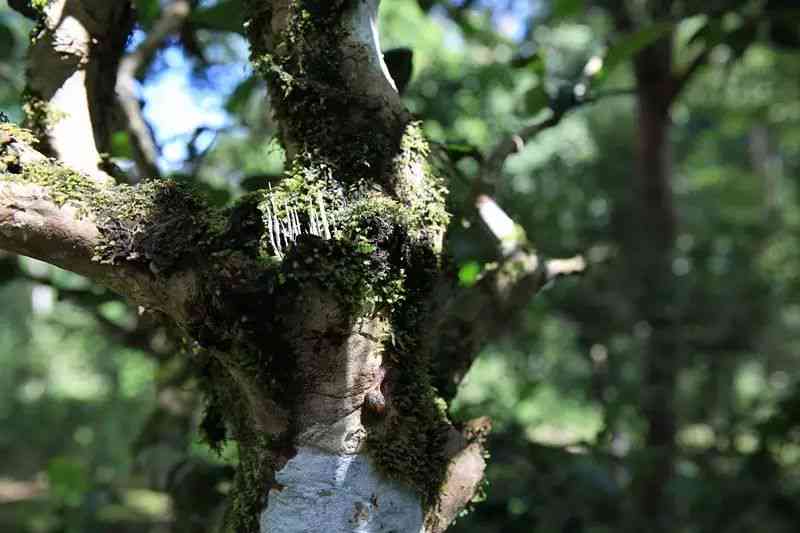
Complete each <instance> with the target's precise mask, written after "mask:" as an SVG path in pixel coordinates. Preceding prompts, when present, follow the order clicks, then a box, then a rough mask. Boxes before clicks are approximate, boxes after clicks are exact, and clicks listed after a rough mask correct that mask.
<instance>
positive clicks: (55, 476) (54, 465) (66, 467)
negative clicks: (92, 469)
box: [47, 457, 91, 507]
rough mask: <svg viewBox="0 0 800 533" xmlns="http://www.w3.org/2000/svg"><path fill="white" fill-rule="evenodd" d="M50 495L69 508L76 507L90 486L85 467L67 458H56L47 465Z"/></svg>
mask: <svg viewBox="0 0 800 533" xmlns="http://www.w3.org/2000/svg"><path fill="white" fill-rule="evenodd" d="M47 480H48V482H49V483H48V484H49V487H50V494H52V495H53V496H54V497H55V498H56V499H57V500H59V501H61V502H63V503H64V504H65V505H68V506H70V507H77V506H78V505H80V503H81V500H82V499H83V495H84V493H86V492H87V491H88V490H89V488H90V485H91V480H90V478H89V473H88V472H87V470H86V467H85V466H83V465H82V464H80V463H79V462H78V461H77V460H75V459H71V458H68V457H56V458H55V459H53V460H52V461H50V463H49V464H48V465H47Z"/></svg>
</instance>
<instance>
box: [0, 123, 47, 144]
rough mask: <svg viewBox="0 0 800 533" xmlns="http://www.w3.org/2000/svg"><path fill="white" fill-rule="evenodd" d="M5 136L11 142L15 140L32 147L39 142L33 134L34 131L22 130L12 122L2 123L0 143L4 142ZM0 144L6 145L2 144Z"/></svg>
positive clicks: (0, 124) (0, 125) (0, 126)
mask: <svg viewBox="0 0 800 533" xmlns="http://www.w3.org/2000/svg"><path fill="white" fill-rule="evenodd" d="M4 136H5V137H6V138H8V139H9V141H10V140H11V139H14V140H16V141H19V142H23V143H25V144H29V145H32V146H33V145H35V144H36V143H37V142H38V140H37V139H36V136H35V135H34V134H33V132H32V131H30V130H27V129H25V128H21V127H20V126H17V125H16V124H14V123H11V122H0V141H2V139H3V138H4ZM6 142H8V141H6ZM0 144H4V143H3V142H0Z"/></svg>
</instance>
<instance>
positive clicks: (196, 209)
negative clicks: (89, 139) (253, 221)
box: [0, 125, 222, 273]
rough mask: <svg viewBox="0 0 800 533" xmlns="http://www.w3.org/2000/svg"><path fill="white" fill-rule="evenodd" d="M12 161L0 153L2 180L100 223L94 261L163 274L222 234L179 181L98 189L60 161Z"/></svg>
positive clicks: (212, 215) (208, 212)
mask: <svg viewBox="0 0 800 533" xmlns="http://www.w3.org/2000/svg"><path fill="white" fill-rule="evenodd" d="M2 126H5V125H2ZM23 131H24V130H23ZM9 157H13V155H12V154H11V153H10V152H9V154H5V152H0V168H5V172H6V173H5V174H4V175H3V179H5V180H12V181H20V182H27V183H35V184H37V185H41V186H43V187H45V188H46V190H47V192H48V194H49V195H50V198H51V199H52V200H53V202H54V203H55V204H56V205H58V206H63V205H64V204H67V203H71V204H73V205H75V206H76V207H77V208H78V212H79V214H81V215H82V216H89V215H90V214H91V215H92V216H93V217H94V218H95V221H96V224H97V227H98V229H99V230H100V233H101V236H102V239H101V240H100V242H99V243H98V244H97V246H96V248H95V256H94V260H95V261H98V262H101V263H107V264H115V263H117V262H122V261H133V262H140V263H143V264H146V265H148V266H149V268H150V270H152V271H153V272H154V273H161V272H164V271H169V270H172V269H175V268H177V267H178V266H179V264H180V263H181V261H182V260H184V259H185V258H188V257H190V256H195V255H196V254H199V253H202V250H207V249H208V248H209V247H210V246H211V245H212V244H213V241H214V239H215V238H216V236H217V235H218V234H219V233H220V232H221V229H220V228H221V226H222V222H221V220H220V216H219V215H217V214H215V213H214V212H213V211H212V210H210V209H209V208H208V207H207V205H206V204H205V202H204V201H203V200H202V199H201V198H200V197H199V196H198V195H197V194H195V193H194V192H193V191H192V190H191V189H190V188H189V187H188V186H185V185H181V184H178V183H176V182H174V181H170V180H164V181H152V182H145V183H142V184H140V185H138V186H135V187H131V186H128V185H117V186H115V187H108V188H106V187H99V186H98V185H97V184H96V183H95V182H94V181H92V180H90V179H89V178H87V177H86V176H84V175H82V174H80V173H79V172H76V171H74V170H72V169H70V168H67V167H65V166H64V165H62V164H60V163H58V162H57V161H53V160H42V161H38V162H35V163H27V164H25V165H19V164H18V162H17V161H13V162H12V161H6V159H7V158H9ZM10 163H13V165H11V166H10ZM9 168H11V169H13V170H15V172H10V170H9Z"/></svg>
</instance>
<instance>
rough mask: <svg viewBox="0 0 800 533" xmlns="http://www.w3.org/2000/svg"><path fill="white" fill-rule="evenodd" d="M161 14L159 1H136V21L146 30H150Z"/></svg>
mask: <svg viewBox="0 0 800 533" xmlns="http://www.w3.org/2000/svg"><path fill="white" fill-rule="evenodd" d="M159 13H161V5H160V4H159V2H158V0H136V20H138V21H139V24H141V25H142V27H143V28H144V29H146V30H147V29H150V27H151V26H152V25H153V22H155V21H156V19H157V18H158V14H159Z"/></svg>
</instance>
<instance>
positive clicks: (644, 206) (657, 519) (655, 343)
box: [627, 37, 682, 532]
mask: <svg viewBox="0 0 800 533" xmlns="http://www.w3.org/2000/svg"><path fill="white" fill-rule="evenodd" d="M671 46H672V39H671V37H669V38H665V39H662V40H661V41H659V42H658V43H656V44H654V45H653V46H651V47H649V48H647V49H645V50H644V51H643V52H641V53H640V54H639V55H638V56H637V57H636V58H635V61H634V71H635V75H636V82H637V96H636V103H637V108H636V109H637V124H638V142H637V152H636V159H637V172H636V176H635V177H636V181H635V185H634V191H635V209H636V214H637V216H636V221H637V223H636V225H635V229H634V230H633V234H632V239H631V240H630V241H629V245H628V250H627V257H628V261H629V264H630V266H631V268H632V269H633V272H634V273H635V278H634V279H636V281H637V284H636V285H635V286H636V287H637V294H636V295H635V297H634V299H635V301H634V304H635V306H636V309H637V314H638V317H639V319H640V320H641V321H643V322H644V323H645V324H647V326H648V331H649V335H648V336H647V338H646V339H645V340H644V347H643V349H644V353H643V360H642V375H643V383H642V391H641V394H642V397H641V412H642V415H643V417H644V419H645V422H646V424H647V426H646V427H647V429H646V433H645V451H644V454H645V455H644V460H643V462H642V466H641V467H640V471H639V472H638V474H637V476H636V478H635V479H634V482H633V485H632V487H633V490H634V492H635V494H636V495H637V500H638V503H639V509H638V511H639V513H638V516H639V517H640V519H641V520H642V523H641V524H639V525H638V526H636V527H641V526H646V527H647V528H648V529H649V530H651V531H665V532H666V531H669V530H671V526H672V525H674V523H673V521H672V520H673V512H672V511H673V507H672V501H671V496H670V495H669V492H668V485H669V483H670V481H671V480H672V476H673V473H674V468H675V444H676V443H675V438H676V432H677V420H676V414H675V409H674V401H675V387H676V382H677V377H678V374H679V372H680V369H681V367H682V362H681V353H680V350H679V346H680V341H679V338H678V335H679V330H678V328H677V319H678V317H677V314H676V309H675V304H674V275H673V273H672V260H673V251H674V246H675V238H676V226H677V221H676V214H675V208H674V205H673V197H672V184H671V181H672V153H671V146H670V142H669V131H670V126H671V122H670V116H669V111H670V108H671V106H672V103H673V101H674V98H675V97H676V95H677V92H678V88H677V84H678V81H677V80H676V78H675V77H674V76H673V74H672V52H671Z"/></svg>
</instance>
